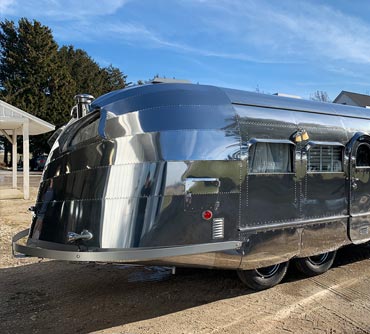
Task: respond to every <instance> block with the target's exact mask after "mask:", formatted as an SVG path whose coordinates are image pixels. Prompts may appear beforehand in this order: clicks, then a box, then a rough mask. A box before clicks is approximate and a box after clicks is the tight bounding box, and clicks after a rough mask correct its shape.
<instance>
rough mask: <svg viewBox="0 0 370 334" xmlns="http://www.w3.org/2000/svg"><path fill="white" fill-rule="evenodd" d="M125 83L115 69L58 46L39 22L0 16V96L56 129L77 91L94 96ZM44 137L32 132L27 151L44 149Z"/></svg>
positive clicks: (49, 32)
mask: <svg viewBox="0 0 370 334" xmlns="http://www.w3.org/2000/svg"><path fill="white" fill-rule="evenodd" d="M125 86H126V76H125V75H124V74H123V73H122V72H121V71H120V70H119V69H118V68H115V67H113V66H112V65H110V66H108V67H107V68H102V67H100V66H99V65H98V64H97V63H96V62H95V61H94V60H93V59H92V58H91V57H90V56H89V55H88V54H87V53H86V52H85V51H83V50H81V49H74V47H73V46H68V47H67V46H63V47H62V48H60V49H59V47H58V44H57V43H56V42H55V41H54V39H53V35H52V32H51V30H50V29H49V28H48V27H46V26H43V25H42V24H41V23H40V22H38V21H36V20H34V21H32V22H31V21H29V20H27V19H25V18H22V19H20V20H19V22H18V25H17V26H16V25H15V24H14V22H13V21H8V20H5V21H0V99H2V100H4V101H6V102H8V103H10V104H12V105H14V106H16V107H18V108H20V109H23V110H24V111H26V112H28V113H30V114H33V115H35V116H37V117H39V118H41V119H44V120H45V121H48V122H50V123H52V124H54V125H55V126H56V127H57V128H58V127H60V126H61V125H63V124H64V123H66V122H67V121H68V120H69V118H70V110H71V108H72V106H73V105H74V100H73V97H74V96H75V95H76V94H79V93H89V94H92V95H94V96H95V97H98V96H100V95H102V94H105V93H107V92H109V91H112V90H115V89H120V88H124V87H125ZM49 136H50V134H45V135H41V136H32V137H31V142H30V148H31V151H33V152H39V153H42V152H43V151H45V152H46V151H47V150H48V146H47V144H46V139H47V138H48V137H49Z"/></svg>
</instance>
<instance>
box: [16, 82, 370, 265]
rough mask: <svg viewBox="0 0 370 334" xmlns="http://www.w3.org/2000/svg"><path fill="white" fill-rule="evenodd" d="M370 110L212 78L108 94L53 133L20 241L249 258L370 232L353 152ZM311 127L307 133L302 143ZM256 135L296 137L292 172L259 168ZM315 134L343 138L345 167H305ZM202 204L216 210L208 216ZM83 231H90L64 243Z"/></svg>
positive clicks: (144, 253)
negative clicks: (227, 85)
mask: <svg viewBox="0 0 370 334" xmlns="http://www.w3.org/2000/svg"><path fill="white" fill-rule="evenodd" d="M369 116H370V114H369V111H368V110H366V109H363V108H355V107H348V106H342V105H336V104H331V103H319V102H313V101H304V100H296V99H291V98H284V97H277V96H270V95H264V94H258V93H249V92H243V91H237V90H231V89H223V88H218V87H212V86H203V85H191V84H155V85H145V86H140V87H134V88H129V89H124V90H121V91H116V92H112V93H109V94H107V95H104V96H102V97H100V98H98V99H96V100H95V101H94V102H93V103H92V105H91V106H90V113H89V114H87V115H86V116H84V117H82V118H81V119H79V120H77V121H75V122H72V123H71V124H69V125H68V126H66V127H65V128H64V130H63V132H62V133H61V134H60V136H59V137H58V139H57V140H56V142H55V143H54V146H53V148H52V150H51V152H50V155H49V158H48V161H47V165H46V167H45V170H44V173H43V177H42V181H41V184H40V190H39V194H38V198H37V202H36V206H35V210H34V217H33V221H32V226H31V229H30V233H29V239H28V244H27V246H22V247H23V248H19V247H18V248H16V250H18V251H22V252H23V253H28V254H30V255H34V256H45V257H51V258H58V259H62V258H64V259H68V260H71V259H75V260H86V261H94V260H95V261H100V260H103V261H109V260H111V261H114V262H116V261H122V262H137V263H157V264H170V265H184V266H203V267H219V268H242V269H251V268H259V267H263V266H267V265H271V264H276V263H280V262H283V261H286V260H289V259H290V258H293V257H305V256H312V255H315V254H319V253H323V252H326V251H331V250H335V249H338V248H339V247H341V246H343V245H346V244H349V243H362V242H365V241H368V240H369V239H370V234H369V233H370V232H369V227H370V183H369V182H370V181H369V179H370V177H369V176H370V167H369V168H365V167H362V168H358V167H357V166H356V163H355V160H356V158H355V154H356V150H357V147H358V146H359V143H362V142H367V141H368V135H367V134H368V133H370V117H369ZM302 129H304V130H305V131H307V133H308V134H309V140H307V141H304V142H302V143H295V142H294V141H293V140H292V136H293V135H294V133H296V132H297V131H298V132H299V131H301V130H302ZM256 143H280V144H286V145H291V146H292V150H293V161H292V162H293V165H294V168H293V169H292V171H290V172H284V173H252V172H250V169H249V166H248V165H249V155H250V152H251V147H253V145H256ZM319 145H326V147H331V146H333V147H334V146H335V147H337V148H338V147H339V148H341V147H342V148H343V168H342V170H339V171H332V172H324V173H321V172H309V171H308V167H307V166H308V156H309V155H310V154H311V153H310V149H311V147H314V146H319ZM205 210H211V211H212V212H213V218H212V219H211V220H209V221H207V220H204V219H202V212H204V211H205ZM84 230H87V231H88V232H89V233H91V236H92V237H91V238H90V239H87V238H80V239H78V238H77V239H76V240H74V241H76V243H75V244H71V243H69V242H68V240H69V236H71V235H74V234H73V233H75V234H76V235H80V234H81V233H82V231H84ZM71 233H72V234H71ZM204 245H207V246H206V247H204ZM16 247H17V246H16ZM55 252H57V253H55ZM63 252H64V253H63ZM70 252H72V253H73V255H65V256H64V257H63V254H72V253H70ZM76 252H79V253H81V254H80V257H78V258H76V254H75V253H76ZM104 252H106V254H105V256H104ZM115 252H116V253H115ZM135 252H136V254H137V256H136V255H134V254H135ZM113 253H115V254H116V255H112V254H113ZM102 254H103V255H102Z"/></svg>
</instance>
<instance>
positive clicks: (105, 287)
mask: <svg viewBox="0 0 370 334" xmlns="http://www.w3.org/2000/svg"><path fill="white" fill-rule="evenodd" d="M369 257H370V248H368V247H363V246H362V247H359V246H357V247H355V246H350V247H346V248H345V249H342V250H340V251H339V252H338V260H337V261H336V263H335V266H344V265H346V264H348V263H352V262H356V261H361V260H364V259H368V258H369ZM291 267H292V268H291V269H290V272H289V274H288V276H287V278H286V279H285V282H290V281H295V280H297V279H298V280H299V279H301V278H302V275H300V274H298V273H297V272H296V271H295V270H294V269H293V266H291ZM0 282H1V284H0V300H1V303H0V333H22V332H27V333H30V332H37V333H49V332H52V333H66V332H70V333H88V332H92V331H97V330H101V329H105V328H110V327H113V326H119V325H124V324H127V323H132V322H136V321H141V320H145V319H152V318H155V317H159V316H162V315H166V314H170V313H173V312H178V311H181V310H185V309H188V308H191V307H195V306H200V305H204V304H207V303H211V302H214V301H217V300H223V299H228V298H233V297H236V296H240V295H245V294H248V293H251V291H249V290H247V289H246V288H245V287H244V286H243V285H242V283H240V281H239V280H238V279H237V276H236V274H235V272H234V271H220V270H202V269H178V270H177V274H176V275H175V276H172V275H170V273H169V272H164V271H163V269H161V268H152V269H151V268H147V267H127V266H113V265H96V264H77V263H65V262H59V261H48V262H42V263H37V264H32V265H25V266H22V267H15V268H7V269H1V270H0ZM287 284H289V283H287Z"/></svg>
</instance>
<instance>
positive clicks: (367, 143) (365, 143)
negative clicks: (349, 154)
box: [355, 141, 370, 169]
mask: <svg viewBox="0 0 370 334" xmlns="http://www.w3.org/2000/svg"><path fill="white" fill-rule="evenodd" d="M362 145H366V146H367V147H368V148H369V150H370V143H369V142H366V141H363V142H360V143H359V145H358V146H357V147H356V152H355V157H356V159H355V168H356V169H367V168H370V164H369V165H368V166H357V152H358V149H359V148H360V146H362Z"/></svg>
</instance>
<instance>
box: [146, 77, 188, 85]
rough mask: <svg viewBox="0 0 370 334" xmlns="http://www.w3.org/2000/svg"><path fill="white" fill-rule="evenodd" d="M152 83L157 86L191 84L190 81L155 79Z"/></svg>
mask: <svg viewBox="0 0 370 334" xmlns="http://www.w3.org/2000/svg"><path fill="white" fill-rule="evenodd" d="M151 82H152V83H153V84H157V83H183V84H189V83H191V82H190V81H189V80H182V79H169V78H154V79H153V80H152V81H151Z"/></svg>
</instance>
